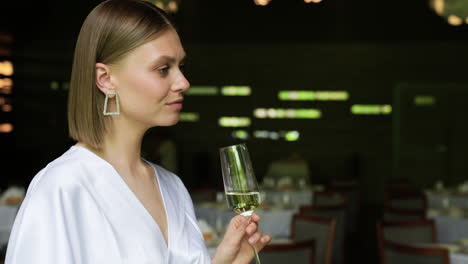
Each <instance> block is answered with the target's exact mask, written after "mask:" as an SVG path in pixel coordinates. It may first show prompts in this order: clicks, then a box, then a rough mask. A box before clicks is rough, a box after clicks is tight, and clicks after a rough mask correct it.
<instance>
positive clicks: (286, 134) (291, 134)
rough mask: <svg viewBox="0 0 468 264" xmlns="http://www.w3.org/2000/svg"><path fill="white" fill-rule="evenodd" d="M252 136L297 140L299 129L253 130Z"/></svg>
mask: <svg viewBox="0 0 468 264" xmlns="http://www.w3.org/2000/svg"><path fill="white" fill-rule="evenodd" d="M253 134H254V137H255V138H259V139H271V140H279V139H281V138H283V139H284V140H285V141H289V142H292V141H298V140H299V137H300V133H299V131H296V130H290V131H268V130H255V131H254V133H253Z"/></svg>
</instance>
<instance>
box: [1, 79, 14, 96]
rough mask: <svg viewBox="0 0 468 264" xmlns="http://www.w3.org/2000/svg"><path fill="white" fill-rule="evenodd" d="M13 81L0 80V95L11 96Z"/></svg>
mask: <svg viewBox="0 0 468 264" xmlns="http://www.w3.org/2000/svg"><path fill="white" fill-rule="evenodd" d="M12 86H13V81H12V80H11V79H10V78H0V93H2V94H11V90H12Z"/></svg>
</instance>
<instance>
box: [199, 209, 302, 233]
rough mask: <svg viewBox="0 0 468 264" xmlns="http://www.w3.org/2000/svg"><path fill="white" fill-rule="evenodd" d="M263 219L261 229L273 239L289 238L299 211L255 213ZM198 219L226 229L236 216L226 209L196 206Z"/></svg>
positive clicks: (275, 210)
mask: <svg viewBox="0 0 468 264" xmlns="http://www.w3.org/2000/svg"><path fill="white" fill-rule="evenodd" d="M255 212H256V213H257V214H258V215H259V216H260V218H261V220H260V228H261V229H262V231H263V232H264V233H265V234H269V235H271V236H273V237H279V238H288V237H289V235H290V233H291V220H292V216H293V215H294V214H295V213H297V212H298V210H297V209H269V210H260V209H259V210H256V211H255ZM195 214H196V215H197V218H198V219H204V220H205V221H206V222H207V223H208V224H209V225H211V226H212V227H213V228H217V225H218V226H219V225H220V224H221V225H222V226H223V227H225V226H227V224H228V223H229V221H230V220H231V218H232V217H234V216H235V215H236V214H235V213H234V212H232V211H229V210H228V209H227V208H226V207H222V208H221V207H206V206H201V205H196V206H195Z"/></svg>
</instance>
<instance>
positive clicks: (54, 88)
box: [50, 81, 60, 91]
mask: <svg viewBox="0 0 468 264" xmlns="http://www.w3.org/2000/svg"><path fill="white" fill-rule="evenodd" d="M59 87H60V85H59V82H57V81H52V82H50V89H51V90H52V91H57V90H58V89H59Z"/></svg>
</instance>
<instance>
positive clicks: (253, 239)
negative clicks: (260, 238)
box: [249, 237, 257, 244]
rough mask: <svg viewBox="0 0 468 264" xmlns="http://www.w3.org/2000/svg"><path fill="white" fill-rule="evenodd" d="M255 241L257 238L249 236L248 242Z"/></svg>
mask: <svg viewBox="0 0 468 264" xmlns="http://www.w3.org/2000/svg"><path fill="white" fill-rule="evenodd" d="M256 241H257V239H255V237H251V238H249V242H250V244H253V243H255V242H256Z"/></svg>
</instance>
